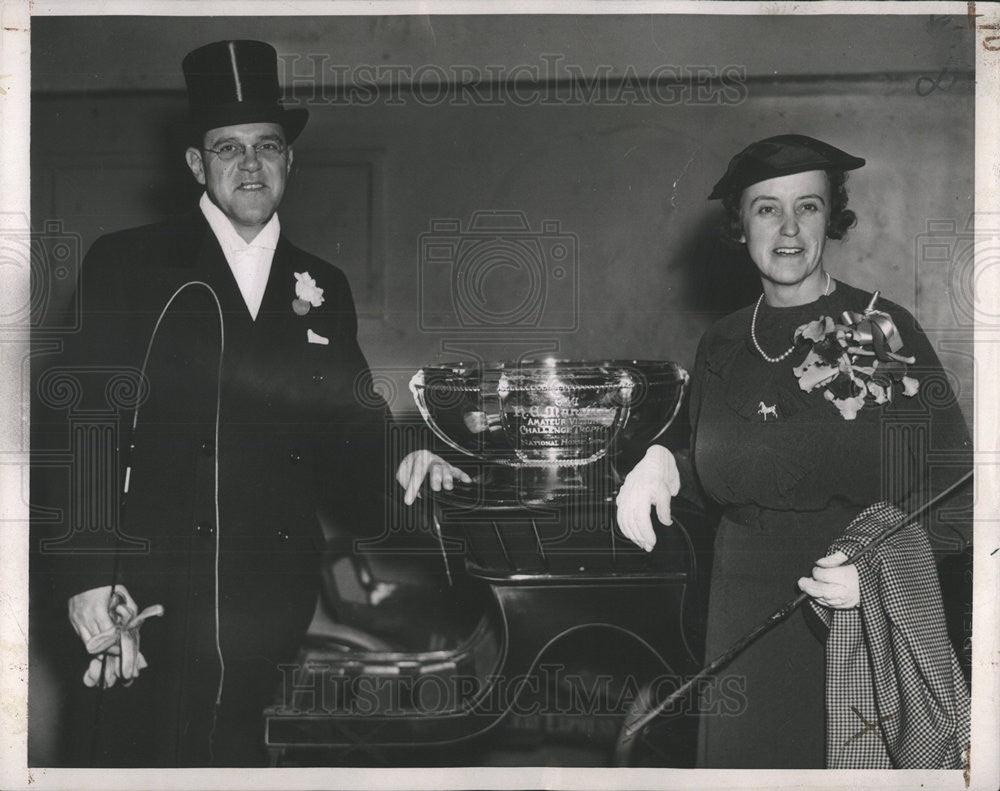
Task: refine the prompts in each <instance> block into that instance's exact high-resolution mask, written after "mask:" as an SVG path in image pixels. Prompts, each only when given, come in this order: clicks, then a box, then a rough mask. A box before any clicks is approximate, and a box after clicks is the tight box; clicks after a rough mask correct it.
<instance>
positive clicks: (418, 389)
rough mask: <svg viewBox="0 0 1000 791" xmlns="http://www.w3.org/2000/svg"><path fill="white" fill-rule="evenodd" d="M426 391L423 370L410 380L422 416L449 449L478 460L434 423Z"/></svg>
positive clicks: (412, 392)
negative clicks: (425, 398) (425, 394)
mask: <svg viewBox="0 0 1000 791" xmlns="http://www.w3.org/2000/svg"><path fill="white" fill-rule="evenodd" d="M425 389H426V386H425V382H424V371H423V369H422V368H421V369H420V370H419V371H417V372H416V373H415V374H413V376H412V378H411V379H410V394H411V395H412V396H413V401H414V403H416V405H417V409H418V410H420V416H421V417H422V418H423V419H424V423H426V424H427V425H428V426H429V427H430V430H431V431H433V432H434V435H435V436H436V437H437V438H438V439H439V440H441V441H442V442H444V443H445V444H446V445H448V447H450V448H454V449H455V450H457V451H460V452H462V453H464V454H465V455H466V456H472V457H473V458H477V456H476V454H475V453H473V452H472V451H470V450H468V449H467V448H463V447H462V446H461V445H459V444H458V443H456V442H455V441H454V440H453V439H452V438H451V437H449V436H448V435H447V434H445V433H444V432H443V431H442V430H441V429H439V428H438V426H437V423H435V422H434V418H433V417H431V412H430V410H429V409H428V408H427V403H426V401H425V400H424V390H425Z"/></svg>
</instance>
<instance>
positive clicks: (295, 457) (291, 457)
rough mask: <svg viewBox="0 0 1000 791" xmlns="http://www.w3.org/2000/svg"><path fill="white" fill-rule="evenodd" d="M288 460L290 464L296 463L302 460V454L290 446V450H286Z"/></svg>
mask: <svg viewBox="0 0 1000 791" xmlns="http://www.w3.org/2000/svg"><path fill="white" fill-rule="evenodd" d="M288 461H290V462H291V463H292V464H298V463H299V462H300V461H302V454H301V453H299V452H298V451H297V450H296V449H295V448H292V449H291V450H290V451H288Z"/></svg>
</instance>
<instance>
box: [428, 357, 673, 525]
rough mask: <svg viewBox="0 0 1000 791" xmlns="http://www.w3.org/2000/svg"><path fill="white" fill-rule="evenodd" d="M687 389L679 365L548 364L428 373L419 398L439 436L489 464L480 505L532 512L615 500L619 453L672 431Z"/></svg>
mask: <svg viewBox="0 0 1000 791" xmlns="http://www.w3.org/2000/svg"><path fill="white" fill-rule="evenodd" d="M687 383H688V374H687V372H686V371H685V370H684V369H683V368H681V367H680V366H679V365H677V364H676V363H672V362H658V361H647V360H604V361H596V362H583V361H571V360H557V359H547V360H527V361H524V360H522V361H516V362H494V363H446V364H441V365H434V366H427V367H424V368H422V369H420V370H419V371H418V372H417V373H416V374H415V375H414V376H413V378H412V379H411V380H410V391H411V393H412V394H413V398H414V401H415V402H416V404H417V408H418V409H419V410H420V414H421V415H422V416H423V419H424V421H425V422H426V423H427V425H428V426H429V427H430V429H431V430H432V431H433V432H434V434H435V435H436V436H437V437H438V438H439V439H440V440H441V441H442V442H444V443H446V444H447V445H448V446H449V447H450V448H453V449H454V450H457V451H459V452H461V453H462V454H465V455H466V456H471V457H474V458H475V459H477V460H478V461H479V462H480V464H479V465H477V466H478V467H479V468H480V470H481V474H480V475H478V476H477V480H478V482H479V483H480V486H481V492H480V497H483V498H486V499H487V500H488V501H491V502H494V503H509V504H511V505H515V504H518V505H521V506H526V507H531V506H536V505H542V504H546V503H557V502H559V501H560V500H562V499H565V498H568V497H572V496H579V495H580V494H581V493H584V492H586V491H588V490H594V491H593V493H594V494H598V490H607V489H609V486H608V484H610V487H611V490H610V491H609V493H613V490H614V489H616V488H617V483H618V482H619V481H618V476H619V474H620V473H619V471H617V470H616V469H615V466H614V463H613V462H614V457H615V455H616V453H617V452H618V451H619V450H620V449H621V448H622V447H624V446H626V445H627V446H629V447H633V448H638V447H643V448H644V447H645V446H646V445H647V444H648V443H650V442H652V441H653V440H654V439H655V438H656V437H658V436H660V435H661V434H662V433H663V432H664V431H666V429H667V428H668V427H669V426H670V424H671V423H672V422H673V420H674V417H675V416H676V415H677V412H678V410H679V408H680V405H681V400H682V398H683V395H684V391H685V388H686V386H687ZM601 460H605V461H607V462H609V463H606V464H597V462H599V461H601ZM459 464H460V462H459ZM459 496H460V495H459Z"/></svg>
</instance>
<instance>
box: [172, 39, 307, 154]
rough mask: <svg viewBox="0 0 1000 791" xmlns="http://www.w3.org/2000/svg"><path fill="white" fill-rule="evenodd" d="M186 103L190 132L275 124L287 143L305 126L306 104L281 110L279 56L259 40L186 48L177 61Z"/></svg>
mask: <svg viewBox="0 0 1000 791" xmlns="http://www.w3.org/2000/svg"><path fill="white" fill-rule="evenodd" d="M181 68H182V69H183V70H184V80H185V81H186V82H187V89H188V103H189V104H190V107H191V124H192V128H191V131H192V133H194V134H204V133H205V132H206V131H208V130H209V129H216V128H218V127H220V126H234V125H236V124H254V123H275V124H280V125H281V126H282V127H283V128H284V130H285V140H286V142H288V143H291V142H292V141H293V140H295V138H296V137H298V136H299V132H301V131H302V128H303V127H304V126H305V125H306V120H308V118H309V111H308V110H306V109H305V108H294V109H290V110H286V109H285V108H284V107H283V106H282V104H281V89H280V87H279V86H278V55H277V53H276V52H275V51H274V47H272V46H271V45H270V44H266V43H264V42H263V41H216V42H214V43H212V44H206V45H205V46H203V47H198V49H196V50H194V51H192V52H189V53H188V54H187V56H186V57H185V58H184V62H183V63H182V64H181Z"/></svg>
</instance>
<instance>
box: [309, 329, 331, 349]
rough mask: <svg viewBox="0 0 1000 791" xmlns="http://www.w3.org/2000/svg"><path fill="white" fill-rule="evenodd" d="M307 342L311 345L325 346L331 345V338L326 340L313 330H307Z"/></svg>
mask: <svg viewBox="0 0 1000 791" xmlns="http://www.w3.org/2000/svg"><path fill="white" fill-rule="evenodd" d="M306 340H307V341H309V343H319V344H321V345H323V346H329V345H330V339H329V338H324V337H323V336H322V335H320V334H319V333H316V332H313V331H312V330H306Z"/></svg>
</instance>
